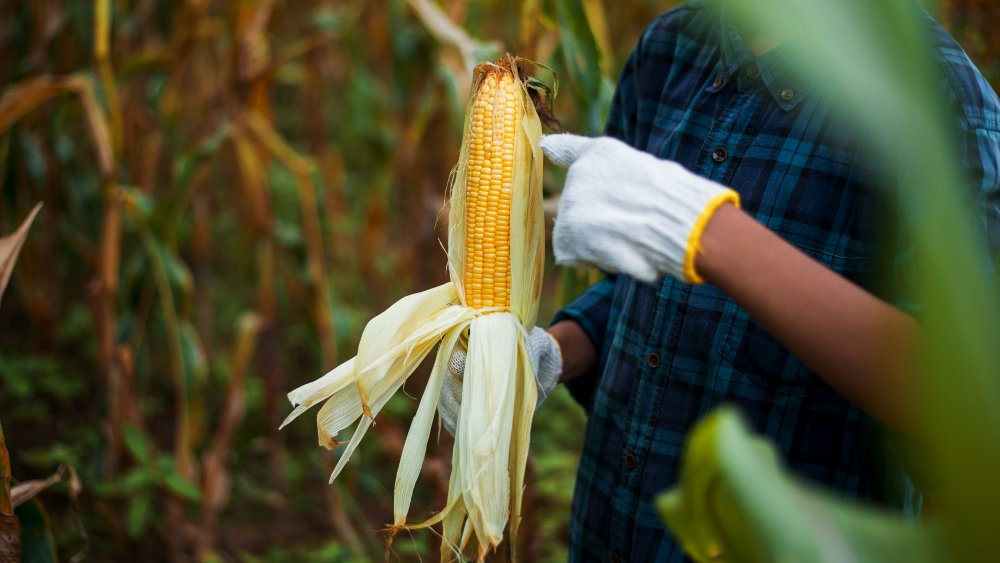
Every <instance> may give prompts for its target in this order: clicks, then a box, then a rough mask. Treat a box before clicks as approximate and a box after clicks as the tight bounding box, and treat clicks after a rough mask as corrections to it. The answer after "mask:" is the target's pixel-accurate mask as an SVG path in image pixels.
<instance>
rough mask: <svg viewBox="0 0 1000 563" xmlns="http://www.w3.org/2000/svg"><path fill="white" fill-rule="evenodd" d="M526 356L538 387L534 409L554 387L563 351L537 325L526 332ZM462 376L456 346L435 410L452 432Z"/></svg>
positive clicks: (462, 356) (460, 354) (461, 355)
mask: <svg viewBox="0 0 1000 563" xmlns="http://www.w3.org/2000/svg"><path fill="white" fill-rule="evenodd" d="M527 348H528V358H529V359H530V360H531V367H533V368H534V370H535V384H536V385H537V386H538V402H537V403H536V404H535V408H536V409H537V408H538V406H539V405H541V404H542V401H544V400H545V398H546V397H547V396H548V395H549V393H551V392H552V390H553V389H555V388H556V384H558V383H559V376H560V375H562V352H561V351H560V350H559V343H558V342H556V339H555V338H553V337H552V335H551V334H549V333H548V331H547V330H545V329H543V328H539V327H537V326H536V327H535V328H533V329H531V332H529V333H528V341H527ZM464 379H465V352H464V351H462V350H460V349H458V348H457V347H456V348H455V351H454V352H452V354H451V359H450V360H449V362H448V375H446V376H445V380H444V382H443V383H442V385H441V395H440V396H439V401H438V412H439V413H440V414H441V422H442V423H443V424H444V427H445V430H447V431H448V433H449V434H451V435H452V436H454V435H455V422H456V421H457V420H458V413H459V411H460V410H461V405H462V382H463V381H464Z"/></svg>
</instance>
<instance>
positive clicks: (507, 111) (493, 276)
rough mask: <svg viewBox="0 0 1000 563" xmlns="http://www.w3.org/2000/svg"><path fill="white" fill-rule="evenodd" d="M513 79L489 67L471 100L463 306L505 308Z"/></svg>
mask: <svg viewBox="0 0 1000 563" xmlns="http://www.w3.org/2000/svg"><path fill="white" fill-rule="evenodd" d="M516 87H518V86H517V85H515V84H514V75H513V73H512V72H510V71H509V69H502V68H499V67H497V68H495V69H491V70H490V71H489V72H488V73H487V74H486V76H484V77H483V80H482V83H481V84H480V86H479V88H478V90H477V91H476V95H475V98H474V99H473V102H472V104H473V105H472V119H471V122H472V127H471V136H470V139H469V162H468V170H469V171H470V172H469V174H468V176H467V180H466V181H467V183H466V207H465V213H466V223H465V225H466V229H467V231H466V238H465V253H466V254H465V255H466V261H465V271H464V272H463V280H464V282H465V289H466V302H467V304H468V306H470V307H472V308H474V309H482V308H484V307H491V308H492V307H496V308H499V309H500V310H507V309H509V308H510V283H511V280H510V278H511V273H510V210H511V194H512V193H513V186H512V183H513V180H514V168H513V163H514V149H515V147H514V143H515V138H516V132H517V124H518V123H519V122H520V120H521V117H522V111H523V110H522V108H521V107H520V104H519V103H518V99H517V94H516V92H515V88H516Z"/></svg>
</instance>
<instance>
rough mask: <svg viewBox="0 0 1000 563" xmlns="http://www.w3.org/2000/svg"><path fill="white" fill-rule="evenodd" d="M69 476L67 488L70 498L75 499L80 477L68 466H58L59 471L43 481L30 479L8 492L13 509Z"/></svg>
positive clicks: (78, 490)
mask: <svg viewBox="0 0 1000 563" xmlns="http://www.w3.org/2000/svg"><path fill="white" fill-rule="evenodd" d="M67 475H69V484H70V485H69V488H70V496H71V497H76V495H77V494H78V493H79V492H80V477H79V476H77V474H76V470H74V469H73V468H72V467H70V466H68V465H65V464H63V465H60V466H59V469H57V470H56V472H55V473H53V474H52V475H49V476H48V477H47V478H45V479H32V480H31V481H25V482H23V483H18V484H17V485H16V486H15V487H14V488H12V489H11V491H10V497H11V503H12V504H13V505H14V508H17V507H18V506H21V505H22V504H24V503H25V502H27V501H29V500H31V499H33V498H35V497H36V496H38V494H39V493H41V492H42V491H44V490H45V489H48V488H49V487H51V486H52V485H55V484H56V483H58V482H60V481H62V480H63V477H66V476H67Z"/></svg>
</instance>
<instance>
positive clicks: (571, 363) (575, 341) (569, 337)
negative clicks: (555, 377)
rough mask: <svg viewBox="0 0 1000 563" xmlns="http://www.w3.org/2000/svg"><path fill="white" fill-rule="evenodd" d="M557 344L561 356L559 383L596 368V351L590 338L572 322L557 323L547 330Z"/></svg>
mask: <svg viewBox="0 0 1000 563" xmlns="http://www.w3.org/2000/svg"><path fill="white" fill-rule="evenodd" d="M548 331H549V334H551V335H552V337H553V338H555V339H556V342H558V343H559V350H560V353H561V354H562V366H563V369H562V375H561V376H560V377H559V381H569V380H571V379H576V378H577V377H580V376H581V375H583V374H585V373H588V372H590V371H591V370H593V369H594V368H595V367H596V366H597V350H596V349H595V348H594V343H593V342H591V341H590V337H588V336H587V333H586V332H584V331H583V329H582V328H581V327H580V325H578V324H576V323H575V322H573V321H568V320H567V321H559V322H557V323H556V324H554V325H552V326H550V327H549V328H548Z"/></svg>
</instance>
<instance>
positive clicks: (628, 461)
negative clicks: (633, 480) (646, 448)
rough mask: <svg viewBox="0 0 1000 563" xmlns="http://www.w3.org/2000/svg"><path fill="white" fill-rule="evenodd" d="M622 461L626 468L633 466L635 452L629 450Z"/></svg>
mask: <svg viewBox="0 0 1000 563" xmlns="http://www.w3.org/2000/svg"><path fill="white" fill-rule="evenodd" d="M622 463H624V464H625V467H627V468H628V469H632V468H633V467H635V454H634V453H631V452H629V453H627V454H625V459H624V460H622Z"/></svg>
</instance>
